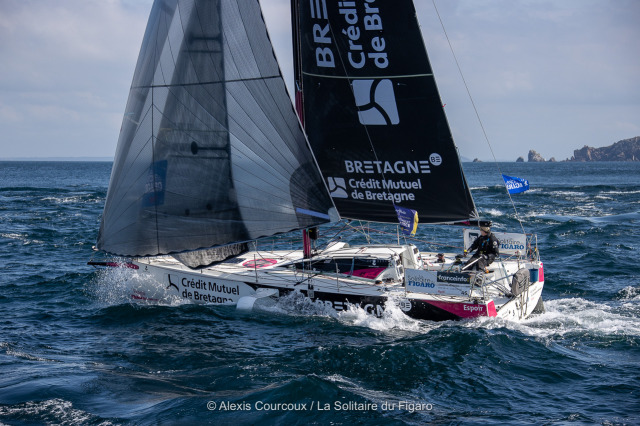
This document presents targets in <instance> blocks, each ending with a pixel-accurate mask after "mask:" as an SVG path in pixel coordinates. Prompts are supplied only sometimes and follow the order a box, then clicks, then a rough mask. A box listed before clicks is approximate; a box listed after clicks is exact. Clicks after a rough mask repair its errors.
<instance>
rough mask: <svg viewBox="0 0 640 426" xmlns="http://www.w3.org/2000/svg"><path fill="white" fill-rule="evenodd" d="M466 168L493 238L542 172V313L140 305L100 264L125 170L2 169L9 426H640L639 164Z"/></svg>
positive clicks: (531, 196)
mask: <svg viewBox="0 0 640 426" xmlns="http://www.w3.org/2000/svg"><path fill="white" fill-rule="evenodd" d="M464 169H465V173H466V175H467V179H468V181H469V184H470V186H471V187H472V192H473V194H474V198H475V201H476V205H477V207H478V209H479V211H480V212H481V215H482V216H483V217H485V218H488V219H491V220H492V221H493V222H494V229H496V230H499V231H509V232H518V231H519V229H520V226H519V224H518V221H517V218H516V212H515V211H514V209H513V208H512V207H511V204H510V201H509V197H508V196H507V195H506V192H505V190H504V188H503V186H502V179H501V177H500V172H502V173H505V174H507V175H510V176H518V177H521V178H525V179H528V180H529V182H530V185H531V189H530V190H529V191H527V192H525V193H522V194H515V195H512V199H513V202H514V203H515V206H516V207H517V214H518V216H519V218H520V219H521V220H522V223H523V225H524V229H525V230H526V231H527V232H533V233H536V234H537V235H538V246H539V249H540V253H541V258H542V260H543V262H544V266H545V280H546V284H545V289H544V293H543V297H544V301H545V307H546V312H545V313H544V314H541V315H538V316H535V317H532V318H530V319H527V320H525V321H521V322H510V321H503V320H497V319H491V318H484V319H476V320H466V321H455V322H453V321H448V322H440V323H435V322H429V321H417V320H413V319H410V318H407V317H406V316H404V315H403V314H401V313H400V312H399V311H398V310H393V309H389V310H388V312H387V313H386V314H385V316H383V317H382V318H377V317H373V316H370V315H366V314H365V313H363V312H361V311H358V310H352V311H348V312H344V313H340V314H336V313H330V312H324V311H314V310H313V309H309V308H308V307H305V306H304V305H301V304H298V303H296V300H293V299H288V298H283V299H282V300H280V301H278V303H277V304H276V305H275V306H274V307H271V308H269V309H265V310H259V311H257V312H250V313H246V312H239V311H236V309H235V308H234V307H230V306H212V305H195V304H187V303H181V304H180V303H178V304H174V305H171V306H167V305H158V304H155V305H154V304H146V305H141V304H137V303H134V302H133V301H132V300H131V299H130V298H129V297H128V295H127V294H125V293H124V292H123V291H122V290H121V289H122V286H121V282H122V280H123V279H125V278H126V277H124V276H123V275H122V273H121V272H119V271H117V270H114V269H111V270H96V269H94V268H92V267H90V266H88V265H87V261H89V260H90V259H91V258H92V257H93V256H95V253H94V251H93V250H92V246H93V245H94V244H95V239H96V236H97V230H98V227H99V224H100V215H101V213H102V207H103V203H104V199H105V196H106V192H107V185H108V180H109V174H110V170H111V163H109V162H0V260H1V262H2V266H1V267H0V424H6V425H13V424H62V425H70V424H88V425H91V424H96V425H111V424H114V425H119V424H154V425H155V424H216V425H225V424H233V425H239V424H282V425H295V424H318V425H324V424H335V425H353V424H425V423H435V424H456V425H458V424H462V425H466V424H502V423H504V424H592V423H598V424H607V425H616V424H640V373H639V370H638V367H639V366H640V318H639V316H640V266H639V262H638V258H639V256H640V244H639V243H638V241H639V240H640V163H499V164H497V165H496V164H493V163H464ZM321 232H322V230H321ZM418 237H419V238H421V239H423V240H425V241H433V240H435V239H436V238H444V239H445V240H446V239H449V240H448V241H450V242H451V243H452V244H458V246H461V244H462V243H461V238H462V231H461V229H459V228H454V227H446V226H445V227H442V226H441V227H432V226H427V225H423V226H421V227H420V230H419V234H418ZM458 240H459V241H460V242H457V241H458ZM456 242H457V243H456ZM422 248H425V249H433V247H430V246H429V243H425V246H424V247H422ZM460 249H461V248H460ZM131 273H133V272H131Z"/></svg>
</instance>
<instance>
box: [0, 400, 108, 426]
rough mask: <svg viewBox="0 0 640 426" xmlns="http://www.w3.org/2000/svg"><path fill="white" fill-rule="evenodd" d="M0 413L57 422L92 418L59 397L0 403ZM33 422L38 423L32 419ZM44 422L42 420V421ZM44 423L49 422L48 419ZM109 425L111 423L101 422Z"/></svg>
mask: <svg viewBox="0 0 640 426" xmlns="http://www.w3.org/2000/svg"><path fill="white" fill-rule="evenodd" d="M0 415H10V416H15V417H27V416H28V417H41V416H44V417H46V419H51V418H54V419H55V420H56V422H55V423H57V424H86V423H88V422H89V421H91V420H92V419H93V416H92V415H91V414H89V413H87V412H85V411H82V410H78V409H77V408H73V404H72V403H71V402H70V401H65V400H64V399H61V398H54V399H48V400H46V401H37V402H34V401H29V402H25V403H22V404H16V405H0ZM33 420H34V423H40V421H37V420H36V419H33ZM43 422H44V421H43ZM46 423H49V422H48V421H47V422H46ZM101 424H105V425H110V424H113V423H110V422H102V423H101Z"/></svg>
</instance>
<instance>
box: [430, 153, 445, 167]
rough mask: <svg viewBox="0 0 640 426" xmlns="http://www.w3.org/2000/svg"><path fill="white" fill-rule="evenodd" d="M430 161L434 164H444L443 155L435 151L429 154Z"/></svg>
mask: <svg viewBox="0 0 640 426" xmlns="http://www.w3.org/2000/svg"><path fill="white" fill-rule="evenodd" d="M429 162H430V163H431V164H432V165H434V166H439V165H440V164H442V156H441V155H440V154H438V153H435V152H434V153H433V154H431V155H430V156H429Z"/></svg>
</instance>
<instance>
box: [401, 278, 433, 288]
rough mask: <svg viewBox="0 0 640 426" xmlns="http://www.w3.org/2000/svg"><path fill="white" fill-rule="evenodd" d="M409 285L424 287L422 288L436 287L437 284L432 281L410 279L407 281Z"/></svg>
mask: <svg viewBox="0 0 640 426" xmlns="http://www.w3.org/2000/svg"><path fill="white" fill-rule="evenodd" d="M407 285H408V287H422V288H434V287H435V286H436V285H435V284H434V283H430V282H426V281H425V282H420V281H413V280H410V281H408V282H407Z"/></svg>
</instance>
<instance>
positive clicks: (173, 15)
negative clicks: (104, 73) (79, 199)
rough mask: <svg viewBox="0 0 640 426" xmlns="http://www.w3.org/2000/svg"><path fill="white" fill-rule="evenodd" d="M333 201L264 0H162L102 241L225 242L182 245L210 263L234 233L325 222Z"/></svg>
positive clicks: (132, 249)
mask: <svg viewBox="0 0 640 426" xmlns="http://www.w3.org/2000/svg"><path fill="white" fill-rule="evenodd" d="M332 208H333V203H332V201H331V198H330V197H329V196H328V193H327V191H326V189H325V186H324V182H323V181H322V177H321V175H320V172H319V171H318V169H317V166H316V165H315V160H314V158H313V154H312V153H311V150H310V148H309V146H308V142H307V140H306V138H305V135H304V133H303V131H302V129H301V127H300V124H299V121H298V119H297V116H296V115H295V111H294V108H293V106H292V104H291V100H290V98H289V96H288V94H287V90H286V86H285V83H284V80H283V78H282V73H281V72H280V68H279V66H278V64H277V62H276V60H275V55H274V53H273V49H272V46H271V44H270V41H269V37H268V34H267V31H266V27H265V25H264V20H263V18H262V15H261V11H260V6H259V4H258V2H257V1H255V0H240V1H237V2H227V1H223V0H190V1H183V0H157V1H156V2H155V3H154V6H153V8H152V11H151V14H150V18H149V23H148V26H147V31H146V33H145V36H144V40H143V45H142V47H141V49H140V56H139V59H138V64H137V66H136V71H135V74H134V78H133V82H132V84H131V89H130V94H129V100H128V101H127V107H126V110H125V115H124V118H123V122H122V129H121V133H120V138H119V141H118V148H117V151H116V157H115V160H114V166H113V170H112V175H111V181H110V184H109V191H108V194H107V200H106V203H105V209H104V214H103V217H102V222H101V227H100V233H99V237H98V248H100V249H102V250H104V251H107V252H110V253H112V254H116V255H123V256H147V255H158V254H171V253H185V252H191V251H194V250H200V249H208V248H212V247H213V248H215V247H219V248H221V249H220V250H218V251H217V252H215V251H211V253H208V252H209V250H207V253H202V254H198V255H193V256H183V258H187V257H188V258H190V259H191V260H189V261H188V263H189V264H191V263H192V262H198V263H202V264H206V263H208V262H210V261H212V259H213V261H215V259H220V258H221V257H224V256H225V255H227V254H230V253H232V252H234V250H235V249H234V250H230V249H229V247H232V246H234V245H235V244H237V243H244V242H247V241H251V240H253V239H255V238H261V237H268V236H271V235H276V234H280V233H284V232H289V231H292V230H295V229H301V228H306V227H309V226H315V225H318V224H321V223H325V222H327V219H326V217H327V215H328V212H329V210H330V209H332ZM304 211H313V212H319V213H320V214H319V215H315V216H314V215H308V214H304V213H302V212H304ZM222 247H227V249H224V248H222Z"/></svg>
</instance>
